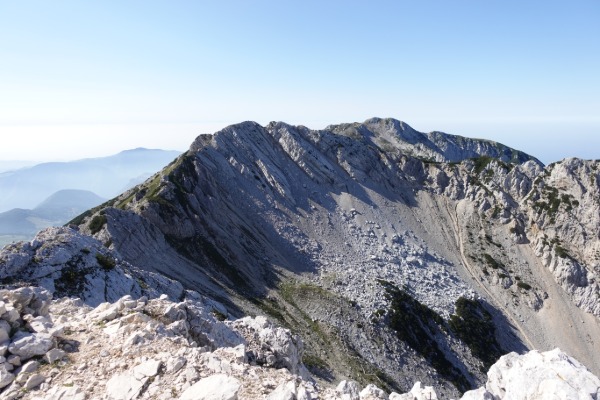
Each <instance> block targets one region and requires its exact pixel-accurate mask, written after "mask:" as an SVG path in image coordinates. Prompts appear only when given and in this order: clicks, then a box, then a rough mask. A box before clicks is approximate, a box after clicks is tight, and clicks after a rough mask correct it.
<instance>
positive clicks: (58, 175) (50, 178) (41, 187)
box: [0, 148, 180, 212]
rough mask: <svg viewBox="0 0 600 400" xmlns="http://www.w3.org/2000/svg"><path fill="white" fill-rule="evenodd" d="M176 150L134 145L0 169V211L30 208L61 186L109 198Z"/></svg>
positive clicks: (159, 165) (164, 162) (160, 165)
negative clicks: (95, 155)
mask: <svg viewBox="0 0 600 400" xmlns="http://www.w3.org/2000/svg"><path fill="white" fill-rule="evenodd" d="M179 154H180V152H178V151H166V150H152V149H144V148H138V149H133V150H126V151H123V152H120V153H118V154H115V155H113V156H109V157H100V158H88V159H82V160H77V161H70V162H50V163H43V164H38V165H35V166H33V167H28V168H22V169H18V170H14V171H9V172H3V173H0V212H2V211H8V210H11V209H13V208H23V209H32V208H34V207H36V206H37V205H38V204H39V203H41V202H42V201H43V200H44V199H46V198H47V197H49V196H50V195H52V194H53V193H56V192H58V191H60V190H63V189H76V190H87V191H91V192H94V193H96V194H97V195H99V196H101V197H104V198H110V197H114V196H116V195H117V194H119V193H121V192H122V191H123V188H125V187H128V185H134V184H136V183H139V180H138V179H136V178H139V177H143V176H149V175H151V174H153V173H155V172H156V171H159V170H160V169H162V168H163V167H164V166H165V165H167V164H168V163H169V162H171V161H172V160H173V159H174V158H175V157H177V156H178V155H179Z"/></svg>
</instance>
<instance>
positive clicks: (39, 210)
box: [0, 189, 106, 238]
mask: <svg viewBox="0 0 600 400" xmlns="http://www.w3.org/2000/svg"><path fill="white" fill-rule="evenodd" d="M105 200H106V199H104V198H102V197H100V196H98V195H97V194H95V193H92V192H90V191H86V190H73V189H67V190H60V191H58V192H56V193H54V194H52V195H51V196H50V197H48V198H47V199H45V200H44V201H42V202H41V203H40V204H39V205H38V206H37V207H35V208H34V209H23V208H13V209H12V210H9V211H5V212H3V213H0V235H4V236H24V237H26V238H28V237H33V235H35V234H36V233H37V232H38V231H39V230H41V229H43V228H46V227H49V226H57V225H63V224H64V223H66V222H67V221H69V220H70V219H71V218H73V217H74V216H76V215H78V214H80V213H82V212H83V211H85V210H87V209H89V208H92V207H95V206H97V205H99V204H102V203H103V202H104V201H105Z"/></svg>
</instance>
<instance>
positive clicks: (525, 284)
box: [517, 281, 531, 290]
mask: <svg viewBox="0 0 600 400" xmlns="http://www.w3.org/2000/svg"><path fill="white" fill-rule="evenodd" d="M517 286H518V287H519V288H521V289H525V290H530V289H531V285H529V284H527V283H525V282H523V281H519V282H517Z"/></svg>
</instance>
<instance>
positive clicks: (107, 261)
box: [96, 253, 117, 271]
mask: <svg viewBox="0 0 600 400" xmlns="http://www.w3.org/2000/svg"><path fill="white" fill-rule="evenodd" d="M96 261H98V265H100V267H102V269H103V270H105V271H109V270H111V269H113V268H114V267H115V266H116V265H117V262H116V261H115V259H114V258H112V257H110V256H105V255H104V254H102V253H97V254H96Z"/></svg>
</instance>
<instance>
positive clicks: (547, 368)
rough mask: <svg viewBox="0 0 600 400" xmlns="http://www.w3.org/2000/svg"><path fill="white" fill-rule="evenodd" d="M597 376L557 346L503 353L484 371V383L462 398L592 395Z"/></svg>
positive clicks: (599, 390)
mask: <svg viewBox="0 0 600 400" xmlns="http://www.w3.org/2000/svg"><path fill="white" fill-rule="evenodd" d="M598 396H600V379H598V377H596V376H594V375H593V374H592V373H590V372H589V371H588V370H587V369H586V368H585V367H584V366H583V365H581V364H580V363H579V362H578V361H577V360H575V359H573V358H571V357H569V356H568V355H566V354H565V353H563V352H561V351H560V350H559V349H555V350H552V351H547V352H544V353H540V352H538V351H531V352H529V353H527V354H524V355H518V354H516V353H510V354H507V355H505V356H503V357H501V358H500V360H498V362H497V363H496V364H494V365H493V366H492V368H491V369H490V370H489V372H488V380H487V383H486V385H485V387H481V388H479V389H477V390H474V391H470V392H467V393H465V395H464V396H463V397H462V400H488V399H489V400H491V399H516V398H518V399H527V400H535V399H548V398H558V399H596V398H598Z"/></svg>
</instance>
